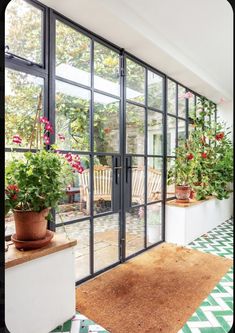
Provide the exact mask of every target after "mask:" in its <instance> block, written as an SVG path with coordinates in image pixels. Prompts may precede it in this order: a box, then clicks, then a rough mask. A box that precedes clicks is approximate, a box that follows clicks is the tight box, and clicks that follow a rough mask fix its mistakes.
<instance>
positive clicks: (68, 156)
mask: <svg viewBox="0 0 235 333" xmlns="http://www.w3.org/2000/svg"><path fill="white" fill-rule="evenodd" d="M65 158H66V160H67V161H68V162H72V160H73V157H72V154H71V153H67V154H65Z"/></svg>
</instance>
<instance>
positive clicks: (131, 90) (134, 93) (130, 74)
mask: <svg viewBox="0 0 235 333" xmlns="http://www.w3.org/2000/svg"><path fill="white" fill-rule="evenodd" d="M126 63H127V64H126V72H127V73H126V87H127V88H126V97H127V99H130V100H133V101H136V102H140V103H144V101H145V69H144V67H142V66H140V65H138V64H137V63H136V62H134V61H132V60H130V59H127V61H126Z"/></svg>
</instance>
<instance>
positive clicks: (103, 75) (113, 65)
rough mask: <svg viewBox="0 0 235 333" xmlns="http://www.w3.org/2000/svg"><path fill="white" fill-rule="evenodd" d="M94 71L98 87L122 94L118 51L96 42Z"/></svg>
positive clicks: (96, 86) (111, 92)
mask: <svg viewBox="0 0 235 333" xmlns="http://www.w3.org/2000/svg"><path fill="white" fill-rule="evenodd" d="M94 72H95V73H94V85H95V88H96V89H99V90H102V91H106V92H108V93H110V94H113V95H118V96H119V95H120V82H119V55H118V54H117V53H116V52H114V51H112V50H110V49H109V48H107V47H105V46H103V45H101V44H99V43H95V49H94Z"/></svg>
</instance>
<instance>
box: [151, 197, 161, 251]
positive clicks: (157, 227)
mask: <svg viewBox="0 0 235 333" xmlns="http://www.w3.org/2000/svg"><path fill="white" fill-rule="evenodd" d="M161 213H162V204H161V203H156V204H153V205H148V206H147V245H148V246H150V245H152V244H154V243H157V242H159V241H160V240H162V214H161Z"/></svg>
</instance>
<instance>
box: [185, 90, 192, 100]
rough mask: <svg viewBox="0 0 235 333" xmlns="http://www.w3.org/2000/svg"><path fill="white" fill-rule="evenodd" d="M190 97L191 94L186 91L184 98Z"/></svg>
mask: <svg viewBox="0 0 235 333" xmlns="http://www.w3.org/2000/svg"><path fill="white" fill-rule="evenodd" d="M192 97H193V94H192V93H191V92H190V91H188V92H186V93H185V94H184V98H192Z"/></svg>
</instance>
